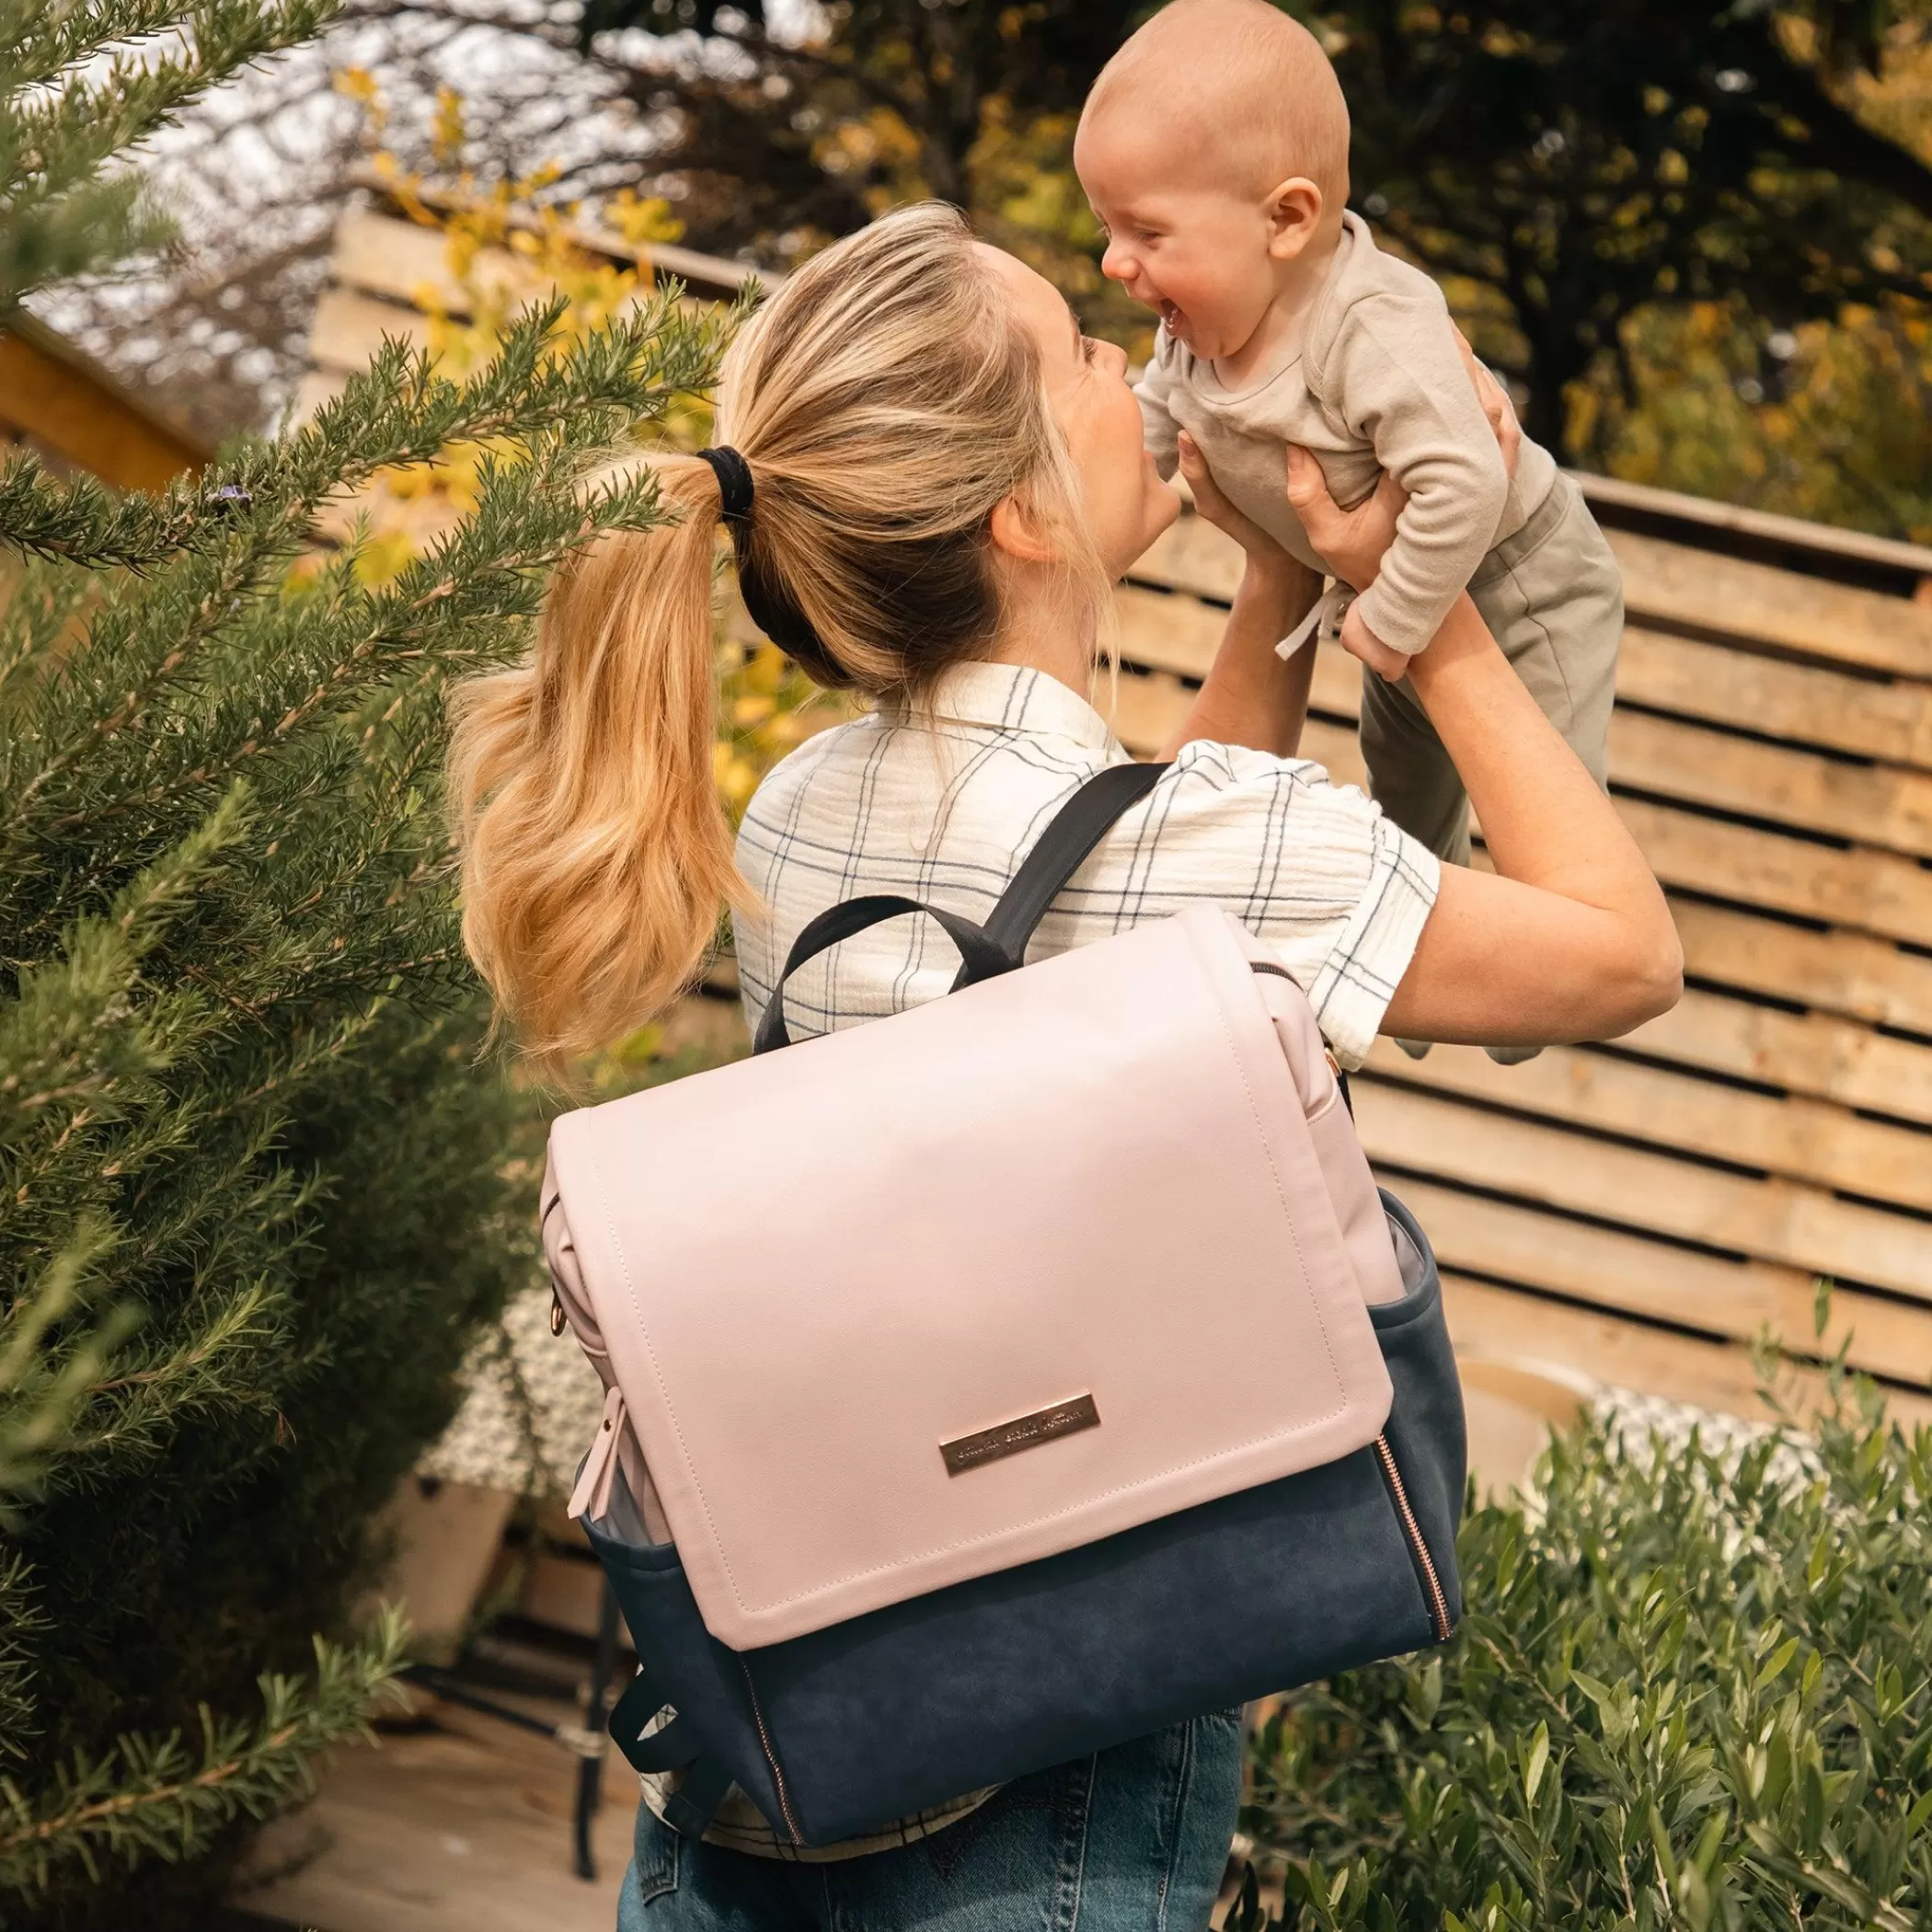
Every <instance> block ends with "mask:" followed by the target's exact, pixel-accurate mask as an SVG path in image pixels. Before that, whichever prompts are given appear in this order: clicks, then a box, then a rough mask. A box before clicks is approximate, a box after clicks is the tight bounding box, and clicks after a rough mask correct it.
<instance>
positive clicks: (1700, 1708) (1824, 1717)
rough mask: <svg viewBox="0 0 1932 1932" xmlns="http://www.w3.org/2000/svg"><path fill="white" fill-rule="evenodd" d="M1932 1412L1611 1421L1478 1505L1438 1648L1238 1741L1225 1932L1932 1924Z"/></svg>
mask: <svg viewBox="0 0 1932 1932" xmlns="http://www.w3.org/2000/svg"><path fill="white" fill-rule="evenodd" d="M1928 1514H1932V1431H1928V1430H1926V1429H1923V1428H1921V1429H1919V1430H1916V1431H1915V1432H1912V1433H1911V1434H1909V1435H1908V1434H1907V1433H1906V1432H1904V1431H1903V1429H1901V1428H1899V1427H1898V1426H1896V1425H1893V1424H1889V1423H1888V1422H1887V1421H1886V1420H1884V1418H1883V1416H1882V1414H1881V1413H1880V1411H1879V1409H1878V1408H1877V1405H1876V1403H1875V1402H1874V1401H1873V1400H1872V1399H1871V1398H1870V1397H1869V1394H1863V1393H1860V1392H1858V1391H1857V1390H1855V1389H1848V1388H1841V1393H1840V1400H1839V1404H1838V1406H1837V1408H1836V1409H1834V1411H1833V1412H1832V1413H1830V1414H1828V1415H1826V1416H1825V1417H1824V1418H1823V1421H1822V1424H1821V1432H1820V1434H1819V1435H1818V1437H1817V1438H1816V1440H1815V1442H1812V1441H1809V1440H1800V1439H1798V1438H1796V1437H1793V1436H1791V1435H1789V1434H1788V1433H1787V1432H1782V1431H1780V1432H1772V1433H1769V1434H1767V1435H1765V1437H1764V1438H1763V1439H1762V1440H1761V1441H1757V1442H1755V1443H1752V1444H1751V1445H1750V1446H1748V1447H1746V1448H1744V1449H1743V1450H1742V1452H1741V1453H1740V1452H1739V1451H1737V1450H1735V1449H1731V1450H1720V1449H1719V1448H1717V1447H1715V1446H1713V1445H1712V1444H1710V1443H1707V1442H1706V1441H1704V1440H1703V1439H1702V1438H1701V1437H1700V1436H1699V1435H1697V1434H1695V1433H1694V1434H1692V1435H1691V1436H1690V1438H1689V1439H1688V1440H1687V1441H1684V1442H1668V1441H1664V1440H1662V1439H1658V1438H1655V1437H1652V1438H1650V1439H1649V1440H1647V1441H1641V1442H1639V1441H1633V1440H1629V1439H1627V1437H1625V1436H1624V1435H1623V1434H1621V1433H1620V1432H1618V1431H1617V1430H1616V1428H1615V1426H1614V1425H1612V1424H1610V1423H1607V1422H1604V1421H1602V1420H1599V1421H1596V1422H1593V1424H1591V1425H1590V1426H1588V1427H1587V1428H1586V1429H1585V1430H1584V1431H1583V1432H1581V1434H1579V1435H1576V1436H1574V1437H1571V1438H1569V1439H1559V1440H1558V1441H1556V1442H1555V1443H1553V1444H1552V1446H1551V1447H1550V1449H1549V1451H1548V1452H1547V1455H1546V1457H1545V1459H1544V1461H1543V1463H1542V1465H1541V1466H1540V1469H1539V1485H1538V1489H1537V1490H1536V1492H1535V1502H1534V1504H1533V1505H1532V1506H1528V1507H1525V1506H1524V1505H1523V1504H1522V1503H1517V1504H1512V1505H1510V1506H1491V1507H1488V1508H1483V1509H1479V1510H1477V1511H1475V1512H1473V1513H1472V1514H1471V1516H1470V1517H1469V1518H1468V1520H1467V1521H1466V1524H1465V1527H1464V1531H1463V1535H1462V1539H1461V1546H1460V1554H1461V1560H1462V1565H1463V1571H1464V1578H1465V1586H1466V1594H1467V1599H1468V1603H1469V1606H1470V1607H1469V1611H1468V1615H1467V1617H1466V1621H1465V1624H1464V1626H1463V1628H1462V1630H1461V1631H1460V1632H1459V1633H1458V1635H1457V1637H1456V1639H1455V1642H1454V1643H1453V1644H1452V1645H1451V1646H1450V1648H1449V1649H1448V1650H1444V1651H1442V1652H1438V1653H1433V1654H1428V1655H1424V1656H1421V1657H1418V1658H1415V1659H1412V1660H1410V1661H1409V1662H1406V1663H1403V1664H1399V1665H1390V1666H1382V1667H1378V1668H1375V1669H1373V1670H1367V1671H1359V1672H1354V1673H1350V1674H1348V1675H1346V1676H1343V1677H1341V1678H1339V1679H1337V1680H1336V1681H1335V1682H1333V1683H1332V1684H1329V1685H1322V1686H1317V1687H1314V1688H1311V1689H1309V1690H1307V1691H1304V1692H1301V1693H1298V1694H1297V1695H1295V1696H1294V1697H1292V1698H1290V1699H1288V1700H1287V1701H1286V1703H1285V1704H1284V1706H1283V1708H1282V1709H1281V1710H1280V1711H1279V1712H1278V1713H1276V1714H1275V1715H1274V1716H1273V1717H1272V1718H1271V1720H1270V1722H1269V1723H1268V1725H1267V1726H1266V1727H1265V1730H1264V1731H1263V1733H1262V1735H1261V1737H1260V1738H1259V1741H1258V1746H1257V1756H1256V1763H1255V1771H1256V1777H1255V1784H1254V1788H1253V1797H1252V1804H1251V1806H1250V1810H1249V1814H1248V1820H1247V1826H1248V1831H1249V1832H1250V1834H1251V1835H1252V1836H1253V1837H1254V1839H1255V1841H1256V1844H1257V1846H1258V1853H1257V1863H1258V1865H1259V1873H1250V1875H1249V1879H1248V1885H1247V1889H1246V1892H1245V1895H1244V1896H1243V1897H1242V1898H1241V1899H1240V1900H1238V1901H1237V1903H1236V1907H1235V1909H1234V1912H1233V1915H1231V1916H1230V1918H1229V1920H1228V1926H1229V1927H1230V1932H1259V1928H1261V1927H1262V1926H1268V1925H1272V1924H1274V1923H1276V1921H1275V1920H1273V1919H1272V1918H1271V1917H1270V1916H1269V1915H1268V1913H1267V1912H1266V1910H1265V1909H1264V1906H1263V1903H1262V1900H1263V1898H1264V1896H1266V1895H1267V1894H1268V1893H1270V1892H1271V1891H1272V1890H1273V1888H1274V1886H1276V1885H1279V1886H1280V1887H1281V1889H1282V1901H1283V1903H1282V1911H1283V1913H1284V1917H1283V1918H1282V1920H1281V1921H1280V1923H1282V1924H1283V1925H1285V1926H1296V1927H1306V1926H1319V1927H1321V1928H1323V1932H1425V1928H1426V1932H1436V1928H1438V1927H1440V1928H1443V1932H1532V1928H1535V1932H1546V1928H1550V1927H1557V1926H1561V1927H1564V1928H1566V1932H1568V1928H1571V1927H1574V1928H1578V1932H1585V1928H1587V1932H1652V1928H1657V1932H1661V1928H1663V1927H1666V1926H1683V1927H1687V1928H1692V1932H1703V1928H1705V1927H1721V1928H1724V1932H1759V1928H1762V1932H1771V1928H1773V1927H1777V1928H1790V1927H1796V1926H1817V1927H1832V1928H1834V1932H1835V1928H1844V1932H1851V1928H1853V1927H1857V1928H1861V1932H1862V1928H1870V1927H1877V1928H1882V1932H1912V1928H1918V1932H1923V1928H1924V1927H1926V1926H1932V1529H1928Z"/></svg>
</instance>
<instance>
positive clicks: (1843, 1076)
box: [1618, 986, 1932, 1125]
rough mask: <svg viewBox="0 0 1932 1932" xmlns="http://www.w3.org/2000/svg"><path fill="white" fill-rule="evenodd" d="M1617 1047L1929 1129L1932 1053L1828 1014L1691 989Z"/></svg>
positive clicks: (1931, 1112) (1925, 1048)
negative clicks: (1785, 1009) (1921, 1124)
mask: <svg viewBox="0 0 1932 1932" xmlns="http://www.w3.org/2000/svg"><path fill="white" fill-rule="evenodd" d="M1618 1043H1619V1044H1620V1045H1622V1046H1626V1047H1629V1048H1632V1049H1634V1050H1635V1051H1637V1052H1643V1053H1652V1054H1655V1055H1656V1056H1657V1057H1658V1058H1659V1059H1663V1060H1676V1061H1681V1062H1682V1063H1683V1064H1685V1065H1686V1066H1696V1067H1702V1068H1704V1069H1706V1070H1708V1071H1709V1072H1711V1073H1717V1074H1730V1075H1734V1076H1736V1077H1737V1078H1739V1079H1743V1080H1761V1081H1764V1082H1765V1083H1766V1084H1767V1085H1770V1086H1774V1087H1788V1089H1789V1090H1790V1091H1791V1092H1793V1093H1798V1094H1808V1095H1811V1097H1813V1098H1817V1099H1821V1100H1835V1101H1837V1102H1838V1104H1839V1105H1840V1106H1842V1107H1860V1108H1869V1109H1870V1110H1872V1111H1873V1112H1876V1113H1885V1114H1893V1115H1896V1116H1897V1117H1898V1118H1899V1119H1901V1120H1906V1121H1922V1122H1924V1123H1926V1124H1927V1125H1932V1047H1925V1046H1921V1045H1919V1044H1918V1043H1917V1042H1916V1041H1910V1040H1895V1039H1893V1038H1892V1036H1890V1035H1889V1034H1885V1033H1876V1032H1874V1031H1872V1029H1870V1028H1869V1027H1865V1026H1860V1025H1859V1024H1858V1023H1857V1021H1855V1020H1847V1019H1840V1018H1837V1017H1836V1016H1835V1015H1834V1014H1829V1013H1786V1012H1783V1011H1781V1010H1780V1009H1779V1008H1777V1007H1775V1006H1758V1005H1756V1004H1754V1002H1752V1001H1749V1000H1742V999H1728V998H1726V997H1725V996H1724V995H1721V994H1717V993H1705V992H1700V991H1699V990H1698V989H1697V988H1696V987H1695V986H1694V987H1692V988H1690V989H1689V990H1688V991H1687V992H1686V993H1685V995H1684V997H1683V999H1682V1000H1680V1001H1679V1002H1678V1003H1677V1005H1676V1006H1674V1007H1673V1008H1672V1010H1671V1011H1670V1012H1668V1013H1665V1014H1663V1015H1662V1016H1660V1017H1659V1018H1656V1019H1653V1020H1650V1021H1648V1022H1646V1024H1644V1025H1643V1026H1641V1027H1639V1028H1638V1029H1637V1030H1636V1032H1634V1033H1629V1034H1626V1035H1625V1037H1624V1038H1623V1040H1622V1041H1619V1042H1618Z"/></svg>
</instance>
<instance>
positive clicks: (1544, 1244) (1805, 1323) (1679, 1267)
mask: <svg viewBox="0 0 1932 1932" xmlns="http://www.w3.org/2000/svg"><path fill="white" fill-rule="evenodd" d="M1387 1185H1388V1186H1389V1189H1390V1190H1391V1191H1392V1192H1393V1193H1394V1194H1395V1195H1396V1196H1397V1198H1398V1199H1399V1200H1400V1201H1401V1202H1403V1204H1404V1205H1405V1206H1406V1207H1407V1208H1408V1209H1409V1212H1410V1213H1413V1214H1414V1215H1415V1217H1416V1219H1417V1220H1418V1221H1420V1223H1421V1225H1422V1226H1423V1227H1424V1228H1425V1229H1426V1230H1427V1231H1428V1235H1429V1241H1430V1246H1431V1247H1432V1248H1434V1249H1435V1253H1436V1258H1437V1259H1438V1260H1439V1261H1441V1263H1442V1264H1443V1267H1444V1268H1453V1269H1456V1270H1458V1271H1463V1272H1465V1273H1469V1274H1479V1275H1486V1276H1489V1277H1491V1278H1492V1279H1496V1280H1499V1281H1501V1282H1505V1283H1510V1284H1513V1285H1516V1286H1520V1287H1523V1288H1525V1289H1528V1290H1530V1291H1532V1292H1535V1291H1545V1292H1547V1293H1550V1294H1560V1295H1564V1296H1567V1297H1568V1298H1570V1300H1572V1301H1583V1302H1589V1303H1591V1304H1592V1305H1594V1306H1597V1307H1601V1308H1604V1309H1606V1310H1608V1311H1610V1312H1612V1313H1614V1314H1617V1315H1622V1316H1626V1317H1629V1318H1631V1319H1633V1320H1646V1321H1658V1322H1667V1323H1670V1324H1671V1325H1672V1326H1673V1327H1678V1328H1698V1329H1701V1330H1703V1332H1704V1333H1705V1334H1706V1335H1708V1336H1710V1337H1712V1338H1714V1339H1719V1340H1727V1341H1742V1342H1747V1343H1748V1342H1754V1341H1755V1340H1757V1339H1758V1338H1759V1336H1761V1335H1765V1334H1768V1335H1770V1336H1771V1337H1773V1338H1774V1339H1775V1340H1777V1343H1778V1344H1779V1346H1780V1347H1782V1348H1784V1349H1786V1350H1788V1351H1789V1352H1791V1353H1793V1354H1796V1355H1809V1356H1813V1357H1816V1358H1818V1359H1820V1360H1827V1361H1828V1360H1829V1359H1830V1358H1831V1356H1832V1355H1833V1353H1834V1351H1836V1350H1837V1349H1838V1348H1839V1347H1840V1346H1841V1345H1843V1346H1844V1347H1846V1349H1847V1350H1848V1351H1849V1354H1848V1359H1849V1360H1850V1362H1851V1364H1852V1366H1853V1367H1855V1368H1858V1369H1862V1370H1864V1371H1866V1372H1867V1373H1869V1374H1878V1375H1886V1376H1889V1377H1891V1378H1892V1380H1894V1381H1899V1382H1913V1383H1919V1384H1923V1385H1926V1386H1928V1387H1932V1318H1928V1317H1926V1311H1925V1310H1924V1309H1923V1308H1919V1307H1915V1306H1914V1305H1911V1304H1909V1303H1904V1302H1893V1301H1887V1300H1886V1299H1884V1297H1882V1296H1880V1295H1872V1294H1859V1293H1858V1292H1857V1290H1855V1289H1848V1288H1846V1289H1840V1290H1838V1291H1837V1292H1836V1293H1835V1294H1834V1295H1833V1296H1832V1299H1831V1306H1830V1314H1829V1317H1828V1318H1827V1325H1826V1328H1825V1331H1824V1333H1823V1336H1820V1335H1818V1334H1817V1333H1816V1332H1815V1323H1814V1311H1815V1308H1816V1301H1817V1284H1816V1282H1815V1280H1814V1278H1813V1277H1812V1276H1811V1275H1810V1274H1808V1273H1806V1272H1805V1271H1803V1270H1801V1269H1796V1268H1780V1267H1777V1265H1775V1264H1774V1263H1771V1262H1768V1261H1732V1260H1725V1259H1720V1258H1719V1257H1717V1256H1713V1255H1705V1254H1699V1253H1697V1252H1696V1250H1695V1249H1693V1248H1678V1247H1674V1246H1673V1244H1671V1243H1670V1242H1668V1241H1660V1240H1655V1239H1652V1238H1651V1237H1650V1236H1645V1235H1634V1234H1625V1233H1622V1232H1620V1231H1618V1230H1616V1229H1613V1228H1605V1227H1596V1226H1593V1225H1591V1224H1590V1223H1589V1222H1585V1221H1570V1220H1566V1219H1565V1218H1564V1217H1563V1216H1562V1215H1560V1214H1550V1213H1542V1212H1540V1211H1539V1210H1537V1209H1535V1208H1526V1207H1521V1206H1519V1205H1517V1204H1516V1203H1515V1202H1507V1201H1493V1200H1490V1199H1489V1198H1488V1197H1486V1196H1484V1195H1481V1194H1469V1193H1465V1192H1463V1191H1461V1190H1458V1189H1455V1188H1445V1187H1439V1186H1437V1185H1436V1184H1435V1183H1433V1182H1432V1181H1427V1180H1418V1179H1413V1178H1410V1177H1407V1176H1405V1177H1401V1178H1397V1179H1391V1180H1389V1181H1388V1183H1387Z"/></svg>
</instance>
